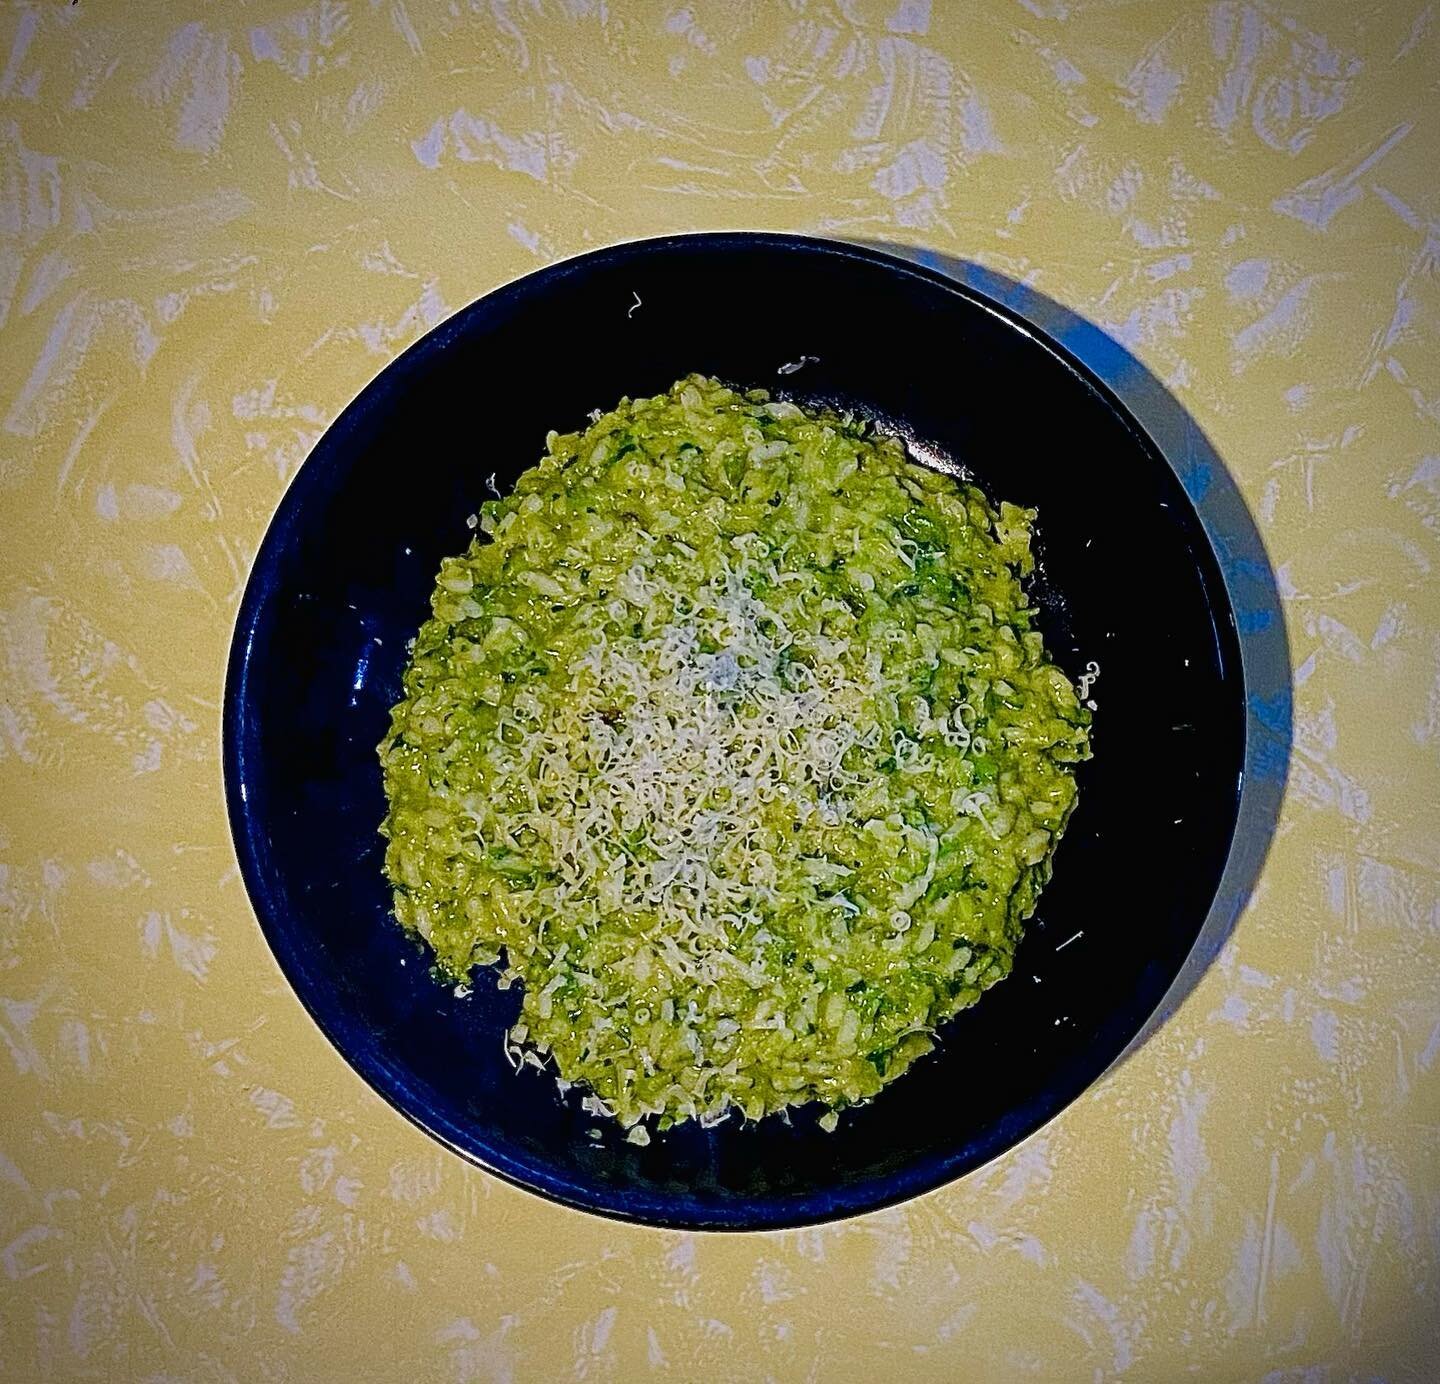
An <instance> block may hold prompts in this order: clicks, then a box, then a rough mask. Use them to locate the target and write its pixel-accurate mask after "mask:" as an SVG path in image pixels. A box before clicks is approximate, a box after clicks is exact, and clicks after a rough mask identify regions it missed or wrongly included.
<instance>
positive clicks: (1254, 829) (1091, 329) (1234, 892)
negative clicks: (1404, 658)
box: [862, 241, 1293, 1061]
mask: <svg viewBox="0 0 1440 1384" xmlns="http://www.w3.org/2000/svg"><path fill="white" fill-rule="evenodd" d="M862 243H864V242H862ZM869 243H870V244H871V245H873V246H874V247H875V248H878V249H882V250H885V251H888V252H889V253H890V254H893V255H898V256H900V257H902V258H904V259H908V260H910V261H911V262H912V263H915V264H919V265H922V266H924V267H925V268H927V269H931V270H935V271H938V272H939V273H942V274H945V275H947V276H949V277H950V278H952V279H955V280H956V281H957V282H959V283H961V284H964V285H965V286H966V287H968V288H972V289H974V290H976V291H977V292H979V293H983V294H985V295H986V296H987V297H989V298H992V299H994V300H995V301H997V302H999V303H1002V304H1003V305H1004V306H1005V307H1007V308H1008V309H1010V311H1012V312H1014V313H1017V314H1019V315H1020V316H1021V317H1023V318H1025V319H1026V320H1027V321H1028V322H1030V323H1032V324H1033V325H1034V326H1036V327H1038V328H1039V329H1040V330H1041V331H1042V332H1044V333H1045V334H1046V335H1048V336H1050V337H1052V338H1053V339H1054V340H1056V341H1058V342H1059V343H1060V344H1061V345H1062V346H1063V347H1064V348H1065V349H1066V350H1067V351H1069V352H1070V353H1071V354H1072V355H1073V356H1075V357H1076V358H1077V359H1079V360H1080V361H1081V362H1083V363H1084V364H1085V365H1086V366H1088V367H1089V369H1090V370H1091V371H1092V372H1094V374H1096V375H1097V376H1099V378H1100V379H1101V380H1103V381H1104V383H1105V384H1106V385H1108V386H1109V388H1110V389H1111V390H1112V391H1113V392H1114V393H1115V394H1116V395H1117V396H1118V397H1119V399H1120V400H1121V402H1122V403H1124V405H1125V406H1126V407H1127V408H1128V409H1129V410H1130V412H1131V414H1132V415H1133V416H1134V417H1135V419H1136V420H1137V421H1138V422H1139V423H1140V425H1141V426H1142V427H1143V428H1144V429H1145V431H1146V432H1148V433H1149V435H1150V437H1151V438H1152V439H1153V440H1154V441H1155V443H1156V444H1157V445H1158V447H1159V448H1160V451H1161V452H1162V453H1163V454H1164V456H1165V458H1166V459H1167V460H1168V461H1169V462H1170V465H1171V466H1172V467H1173V468H1174V470H1175V473H1176V475H1177V476H1178V477H1179V479H1180V483H1181V484H1182V485H1183V486H1184V487H1185V492H1186V494H1187V495H1189V497H1190V500H1191V502H1192V503H1193V504H1194V506H1195V508H1196V511H1197V512H1198V513H1199V515H1200V520H1201V522H1202V523H1203V524H1204V526H1205V532H1206V534H1207V535H1208V536H1209V539H1210V542H1211V544H1212V546H1213V547H1214V549H1215V554H1216V557H1217V558H1218V559H1219V562H1220V567H1221V570H1222V571H1223V572H1224V576H1225V585H1226V589H1227V590H1228V591H1229V593H1230V600H1231V602H1232V604H1233V605H1234V608H1235V621H1236V626H1237V633H1238V635H1239V639H1240V654H1241V665H1242V667H1243V669H1244V673H1245V691H1246V701H1247V706H1246V721H1245V768H1244V779H1243V785H1242V789H1241V794H1240V811H1239V817H1238V820H1237V823H1236V828H1235V838H1234V842H1233V844H1232V846H1231V849H1230V856H1229V859H1228V861H1227V862H1226V866H1225V872H1224V874H1223V876H1222V877H1221V881H1220V887H1219V890H1218V891H1217V893H1216V895H1215V902H1214V904H1213V905H1212V906H1211V908H1210V912H1209V914H1208V915H1207V916H1206V919H1205V923H1204V925H1203V926H1202V927H1201V930H1200V935H1199V937H1198V938H1197V939H1196V942H1195V946H1194V947H1193V948H1192V950H1191V952H1190V955H1189V957H1188V958H1187V959H1186V962H1185V965H1184V967H1183V968H1182V970H1181V972H1180V974H1179V975H1178V976H1177V977H1176V979H1175V982H1174V984H1173V985H1171V987H1170V989H1169V990H1168V991H1167V992H1166V994H1165V997H1164V999H1163V1000H1162V1001H1161V1002H1160V1005H1159V1006H1158V1007H1157V1009H1156V1010H1155V1013H1154V1014H1153V1015H1152V1016H1151V1017H1150V1020H1149V1022H1148V1023H1147V1024H1146V1025H1145V1027H1144V1028H1143V1029H1141V1031H1140V1032H1139V1033H1138V1034H1137V1035H1136V1036H1135V1038H1134V1040H1133V1041H1132V1042H1131V1043H1130V1045H1129V1047H1127V1048H1126V1049H1125V1051H1124V1053H1122V1054H1121V1056H1120V1059H1119V1060H1120V1061H1123V1060H1124V1059H1125V1058H1126V1057H1128V1056H1129V1055H1130V1054H1131V1053H1132V1052H1134V1051H1135V1050H1136V1048H1138V1047H1139V1046H1140V1044H1141V1043H1143V1042H1144V1041H1145V1040H1146V1039H1147V1038H1149V1037H1150V1035H1151V1034H1153V1033H1154V1032H1155V1030H1156V1029H1157V1028H1159V1026H1160V1025H1161V1024H1163V1023H1164V1022H1165V1020H1166V1019H1168V1018H1169V1017H1170V1015H1171V1014H1173V1013H1174V1012H1175V1011H1176V1010H1177V1009H1178V1008H1179V1007H1180V1005H1181V1003H1182V1002H1183V1001H1184V1000H1185V998H1186V997H1187V996H1188V995H1189V994H1190V992H1191V991H1192V990H1193V989H1194V988H1195V986H1196V984H1197V983H1198V982H1199V980H1200V977H1201V976H1202V975H1204V973H1205V971H1206V970H1207V969H1208V968H1209V966H1210V963H1211V962H1212V961H1214V960H1215V958H1216V957H1217V956H1218V955H1219V954H1220V951H1221V949H1222V948H1223V947H1224V945H1225V942H1226V940H1227V939H1228V938H1229V937H1230V935H1231V933H1232V932H1234V930H1235V926H1236V924H1237V922H1238V921H1239V918H1240V915H1241V913H1242V912H1243V911H1244V908H1245V905H1246V904H1247V903H1248V902H1249V899H1250V896H1251V894H1252V893H1253V892H1254V889H1255V884H1256V881H1257V880H1258V879H1259V877H1260V871H1261V869H1262V868H1263V866H1264V864H1265V858H1266V856H1267V855H1268V853H1269V850H1270V841H1271V839H1272V837H1273V836H1274V834H1275V827H1276V823H1277V821H1278V820H1279V814H1280V804H1281V801H1282V799H1283V798H1284V795H1285V784H1286V779H1287V776H1288V773H1289V767H1290V749H1291V743H1292V736H1293V704H1292V698H1291V674H1290V669H1291V662H1290V642H1289V639H1288V637H1287V635H1286V630H1285V617H1284V612H1283V609H1282V607H1281V604H1280V592H1279V589H1278V587H1277V586H1276V583H1275V574H1274V572H1273V571H1272V570H1271V567H1270V560H1269V558H1268V557H1267V556H1266V553H1265V545H1264V543H1263V542H1262V540H1261V538H1260V533H1259V530H1258V529H1257V528H1256V526H1255V520H1254V518H1253V517H1252V516H1251V514H1250V510H1249V507H1248V506H1247V505H1246V503H1245V499H1244V497H1243V496H1242V495H1241V493H1240V490H1239V488H1238V487H1237V486H1236V484H1235V481H1234V478H1233V477H1232V476H1231V475H1230V472H1229V471H1228V470H1227V469H1226V466H1225V463H1224V462H1223V461H1222V460H1221V459H1220V457H1219V455H1218V454H1217V452H1216V451H1215V449H1214V447H1213V446H1212V445H1211V444H1210V441H1209V439H1208V438H1207V437H1206V436H1205V434H1204V433H1203V432H1202V431H1201V429H1200V426H1199V425H1198V424H1197V423H1196V422H1195V420H1194V419H1193V418H1191V417H1190V415H1189V414H1188V413H1187V412H1186V411H1185V409H1184V407H1183V406H1182V405H1181V404H1180V402H1179V401H1178V400H1177V399H1176V398H1175V396H1174V395H1172V394H1171V393H1170V391H1169V390H1168V389H1166V387H1165V386H1164V385H1163V384H1162V383H1161V382H1160V381H1159V380H1158V379H1157V378H1156V377H1155V376H1154V375H1153V374H1152V373H1151V372H1150V370H1149V369H1148V368H1147V367H1146V366H1145V365H1143V364H1142V363H1141V362H1140V361H1139V360H1137V359H1136V358H1135V357H1134V356H1133V355H1131V354H1130V352H1129V351H1127V350H1126V349H1125V347H1124V346H1122V345H1121V344H1120V343H1119V342H1118V341H1116V340H1115V339H1114V338H1113V337H1111V336H1110V335H1108V334H1107V333H1106V332H1105V331H1104V330H1102V329H1101V328H1100V327H1097V326H1096V325H1095V324H1094V323H1093V322H1090V321H1087V320H1086V319H1085V318H1083V317H1081V316H1079V315H1078V314H1077V313H1075V312H1073V311H1072V310H1071V309H1069V308H1067V307H1064V306H1062V305H1061V304H1060V303H1057V302H1055V301H1054V299H1052V298H1048V297H1046V296H1045V295H1044V294H1043V293H1040V292H1038V291H1037V290H1035V289H1033V288H1030V287H1028V286H1027V285H1025V284H1022V283H1019V282H1017V281H1016V280H1014V279H1011V278H1008V277H1007V276H1006V275H1004V274H999V273H996V272H995V271H994V270H990V269H985V268H982V267H981V266H980V265H978V264H972V263H970V262H969V261H967V260H962V259H957V258H955V257H954V256H951V255H945V254H941V253H939V252H937V251H934V250H923V249H919V248H917V247H915V246H910V245H900V244H894V243H891V242H888V241H873V242H869Z"/></svg>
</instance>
